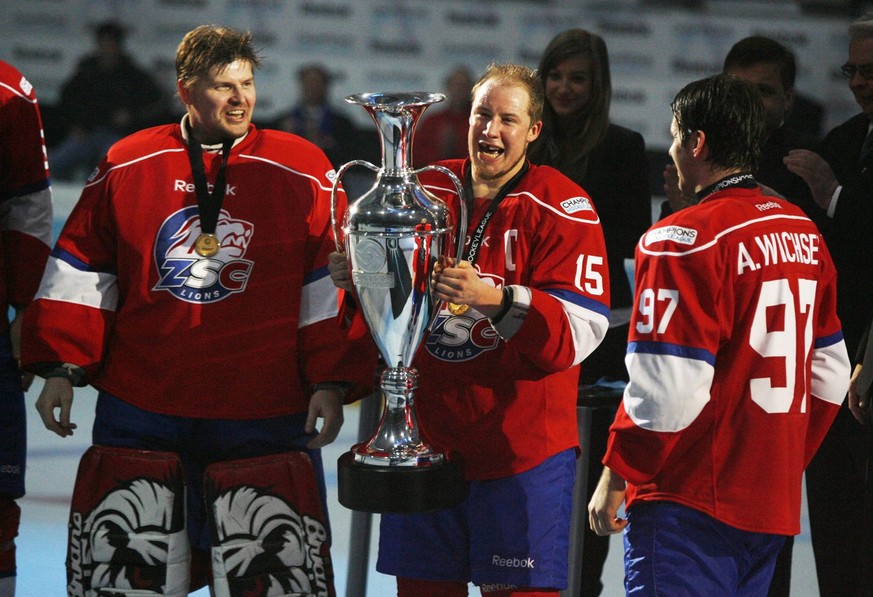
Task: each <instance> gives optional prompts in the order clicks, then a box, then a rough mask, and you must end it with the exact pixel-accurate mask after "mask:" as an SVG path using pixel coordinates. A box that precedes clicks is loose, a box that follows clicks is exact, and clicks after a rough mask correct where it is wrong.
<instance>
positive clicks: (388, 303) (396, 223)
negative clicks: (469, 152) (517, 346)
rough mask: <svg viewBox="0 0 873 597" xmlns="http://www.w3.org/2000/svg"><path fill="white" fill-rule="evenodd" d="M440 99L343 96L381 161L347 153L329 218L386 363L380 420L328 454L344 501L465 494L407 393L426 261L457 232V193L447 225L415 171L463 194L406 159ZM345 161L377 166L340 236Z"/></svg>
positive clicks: (429, 505)
mask: <svg viewBox="0 0 873 597" xmlns="http://www.w3.org/2000/svg"><path fill="white" fill-rule="evenodd" d="M444 98H445V96H444V95H442V94H438V93H425V92H409V93H405V92H404V93H365V94H359V95H351V96H349V97H347V98H346V101H347V102H349V103H351V104H356V105H360V106H363V107H364V109H366V110H367V111H368V112H369V113H370V115H371V116H372V117H373V120H374V121H375V123H376V126H377V128H378V129H379V132H380V134H381V146H382V162H383V164H382V167H381V168H378V167H376V166H374V165H373V164H371V163H370V162H367V161H363V160H355V161H352V162H348V163H347V164H344V165H343V166H342V167H340V169H339V170H338V171H337V175H336V178H335V179H334V184H333V189H332V192H331V220H332V226H333V229H334V238H335V239H336V242H337V250H340V251H342V250H345V253H346V256H347V258H348V260H349V268H350V271H351V275H352V282H353V285H354V292H355V297H356V299H357V302H358V308H359V309H360V310H361V312H362V314H363V317H364V320H365V322H366V323H367V327H368V328H369V330H370V333H371V334H372V336H373V339H374V340H375V342H376V345H377V347H378V349H379V352H380V354H381V356H382V359H383V360H384V362H385V365H386V368H385V370H384V371H383V373H382V375H381V379H380V388H381V391H382V395H383V397H384V407H383V410H382V418H381V421H380V422H379V424H378V427H377V429H376V431H375V433H374V434H373V435H372V437H371V438H370V439H369V441H366V442H361V443H358V444H355V445H354V446H352V448H351V449H350V451H349V452H346V453H345V454H343V455H342V456H341V457H340V458H339V461H338V463H337V465H338V469H337V474H338V489H339V501H340V503H341V504H342V505H344V506H345V507H347V508H349V509H351V510H358V511H363V512H426V511H431V510H437V509H440V508H446V507H449V506H452V505H454V504H456V503H458V502H460V501H461V500H463V499H464V497H465V495H466V490H467V484H466V482H465V480H464V477H463V470H462V468H461V464H460V462H459V461H458V460H457V459H454V458H450V457H449V456H447V455H445V454H442V453H440V452H437V451H436V450H434V449H433V448H432V447H431V446H430V445H429V444H428V443H427V441H426V439H425V437H424V436H423V434H422V433H421V432H420V429H419V424H418V419H417V417H416V413H415V400H414V392H415V390H416V388H417V387H418V373H417V372H416V370H415V368H413V367H412V366H411V365H412V359H413V357H414V356H415V353H416V352H417V350H418V348H419V346H420V345H421V342H422V340H423V339H424V336H425V334H426V333H427V329H428V327H429V325H430V323H431V321H432V320H433V317H434V314H435V313H436V307H437V304H436V303H437V301H435V299H434V298H433V296H432V290H431V283H430V277H431V272H432V270H433V266H434V264H435V263H436V261H437V258H438V257H439V256H440V255H448V256H452V255H460V254H461V252H462V250H463V246H464V242H465V240H466V222H467V217H466V205H465V203H464V201H460V205H461V208H460V220H461V221H460V222H459V223H458V226H457V227H455V226H453V223H452V213H451V211H450V210H449V209H448V207H447V206H446V204H445V203H443V202H442V201H441V200H440V199H438V198H437V197H435V196H434V195H432V194H431V193H429V192H428V191H427V190H425V188H424V187H423V186H422V185H421V184H420V183H419V181H418V178H417V175H418V173H420V172H423V171H427V170H437V171H439V172H442V173H443V174H445V175H446V176H448V177H449V178H450V179H451V180H452V183H453V184H454V185H455V188H456V189H457V191H458V197H463V187H462V185H461V182H460V181H459V180H458V178H457V177H456V176H455V175H454V173H452V172H451V171H450V170H448V169H446V168H444V167H442V166H425V167H424V168H421V169H419V170H412V169H411V168H410V163H411V161H412V155H411V154H412V151H411V149H412V139H413V135H414V130H415V125H416V123H417V121H418V119H419V118H420V117H421V115H422V113H423V112H424V110H425V108H427V106H429V105H430V104H432V103H435V102H439V101H442V100H443V99H444ZM353 166H364V167H366V168H369V169H370V170H373V171H374V172H376V182H375V184H374V185H373V187H372V188H371V189H370V190H369V191H367V192H366V193H364V194H363V195H361V196H360V197H359V198H358V199H357V200H355V201H351V200H350V202H349V207H348V209H347V211H346V213H345V217H344V219H343V226H342V233H343V234H342V235H340V234H339V230H338V227H337V214H336V211H337V210H336V208H337V201H336V193H337V188H338V186H339V184H340V181H341V179H342V177H343V175H344V174H345V173H346V172H347V171H348V169H349V168H351V167H353ZM341 238H342V241H341ZM453 238H454V239H456V243H452V242H451V241H452V239H453ZM455 244H456V245H457V248H454V247H453V245H455ZM430 424H436V422H430Z"/></svg>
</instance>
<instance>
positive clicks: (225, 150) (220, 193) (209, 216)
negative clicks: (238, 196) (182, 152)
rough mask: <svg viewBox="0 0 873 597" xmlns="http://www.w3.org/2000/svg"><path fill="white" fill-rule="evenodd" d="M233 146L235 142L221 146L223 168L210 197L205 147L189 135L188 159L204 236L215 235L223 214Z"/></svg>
mask: <svg viewBox="0 0 873 597" xmlns="http://www.w3.org/2000/svg"><path fill="white" fill-rule="evenodd" d="M232 146H233V141H225V142H224V143H223V144H222V145H221V167H220V168H219V169H218V176H216V177H215V187H214V188H213V189H212V194H211V195H210V193H209V184H208V183H207V182H206V169H205V168H204V166H203V147H202V146H201V145H200V143H198V142H197V141H195V140H194V137H192V136H191V133H190V132H189V133H188V159H189V160H190V161H191V173H192V174H193V176H194V191H195V192H196V193H197V213H198V214H199V216H200V230H201V232H202V233H203V234H215V228H216V226H217V225H218V214H220V213H221V204H222V203H224V193H225V191H226V190H227V185H226V184H225V180H224V178H225V177H224V171H225V169H226V168H227V158H228V157H229V156H230V148H231V147H232Z"/></svg>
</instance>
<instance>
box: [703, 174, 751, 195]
mask: <svg viewBox="0 0 873 597" xmlns="http://www.w3.org/2000/svg"><path fill="white" fill-rule="evenodd" d="M756 186H758V183H757V182H755V178H754V177H753V176H752V175H751V174H750V173H749V172H737V173H736V174H731V175H729V176H726V177H724V178H722V179H721V180H719V181H718V182H716V183H713V184H711V185H709V186H708V187H706V188H705V189H700V191H699V192H698V193H697V200H698V201H700V200H702V199H704V198H706V197H709V196H710V195H712V194H713V193H717V192H718V191H723V190H725V189H731V188H737V189H754V188H755V187H756Z"/></svg>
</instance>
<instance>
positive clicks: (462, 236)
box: [413, 164, 468, 261]
mask: <svg viewBox="0 0 873 597" xmlns="http://www.w3.org/2000/svg"><path fill="white" fill-rule="evenodd" d="M429 170H436V171H437V172H441V173H443V174H445V175H446V176H448V177H449V178H450V179H451V181H452V182H453V183H454V185H455V189H456V190H457V191H458V202H459V203H460V204H461V207H460V218H459V219H460V220H461V221H460V222H458V227H457V235H458V245H457V250H456V251H455V259H456V260H458V261H460V260H461V259H463V258H464V247H465V246H466V245H467V217H468V216H467V202H466V201H465V199H464V185H463V184H461V180H460V179H459V178H458V177H457V176H455V173H454V172H452V171H451V170H449V169H448V168H446V167H445V166H438V165H433V164H431V165H430V166H425V167H424V168H419V169H418V170H415V171H414V172H413V174H415V175H416V176H417V175H418V174H419V173H421V172H427V171H429Z"/></svg>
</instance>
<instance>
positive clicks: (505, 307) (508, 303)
mask: <svg viewBox="0 0 873 597" xmlns="http://www.w3.org/2000/svg"><path fill="white" fill-rule="evenodd" d="M514 299H515V297H514V296H513V293H512V288H511V287H510V286H504V287H503V301H502V302H501V303H500V311H498V312H497V314H496V315H495V316H494V317H492V318H491V323H499V322H500V320H501V319H503V317H504V316H505V315H506V314H507V313H509V309H510V308H512V302H513V300H514Z"/></svg>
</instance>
